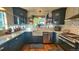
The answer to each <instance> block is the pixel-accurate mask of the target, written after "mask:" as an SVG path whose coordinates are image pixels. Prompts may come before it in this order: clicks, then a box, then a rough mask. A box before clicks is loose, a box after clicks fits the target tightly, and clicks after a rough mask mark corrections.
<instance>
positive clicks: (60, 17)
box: [52, 8, 66, 25]
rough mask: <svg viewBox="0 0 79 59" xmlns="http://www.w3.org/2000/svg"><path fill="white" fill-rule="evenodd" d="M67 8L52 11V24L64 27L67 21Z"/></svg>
mask: <svg viewBox="0 0 79 59" xmlns="http://www.w3.org/2000/svg"><path fill="white" fill-rule="evenodd" d="M65 13H66V8H60V9H57V10H54V11H52V23H53V24H56V25H63V24H64V20H65Z"/></svg>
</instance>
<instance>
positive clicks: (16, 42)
mask: <svg viewBox="0 0 79 59" xmlns="http://www.w3.org/2000/svg"><path fill="white" fill-rule="evenodd" d="M23 45H24V40H23V34H21V35H19V36H17V37H15V38H13V39H11V40H10V41H8V42H6V43H4V44H2V45H1V46H0V50H1V51H18V50H20V48H21V47H22V46H23Z"/></svg>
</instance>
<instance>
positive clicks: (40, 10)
mask: <svg viewBox="0 0 79 59" xmlns="http://www.w3.org/2000/svg"><path fill="white" fill-rule="evenodd" d="M21 8H23V9H26V10H27V11H28V17H30V16H31V15H39V16H45V15H46V14H47V13H50V12H51V11H53V10H55V9H58V8H59V7H21Z"/></svg>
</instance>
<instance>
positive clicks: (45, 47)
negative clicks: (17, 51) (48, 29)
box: [21, 33, 63, 51]
mask: <svg viewBox="0 0 79 59" xmlns="http://www.w3.org/2000/svg"><path fill="white" fill-rule="evenodd" d="M43 43H44V44H26V45H24V46H23V47H22V49H21V51H63V49H62V48H61V47H60V46H59V45H57V44H50V33H48V34H47V33H44V34H43Z"/></svg>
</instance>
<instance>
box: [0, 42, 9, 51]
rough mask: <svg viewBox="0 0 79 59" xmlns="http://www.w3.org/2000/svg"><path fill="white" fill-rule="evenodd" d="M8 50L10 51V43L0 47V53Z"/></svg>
mask: <svg viewBox="0 0 79 59" xmlns="http://www.w3.org/2000/svg"><path fill="white" fill-rule="evenodd" d="M8 50H9V47H8V43H4V44H2V45H0V51H8Z"/></svg>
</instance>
